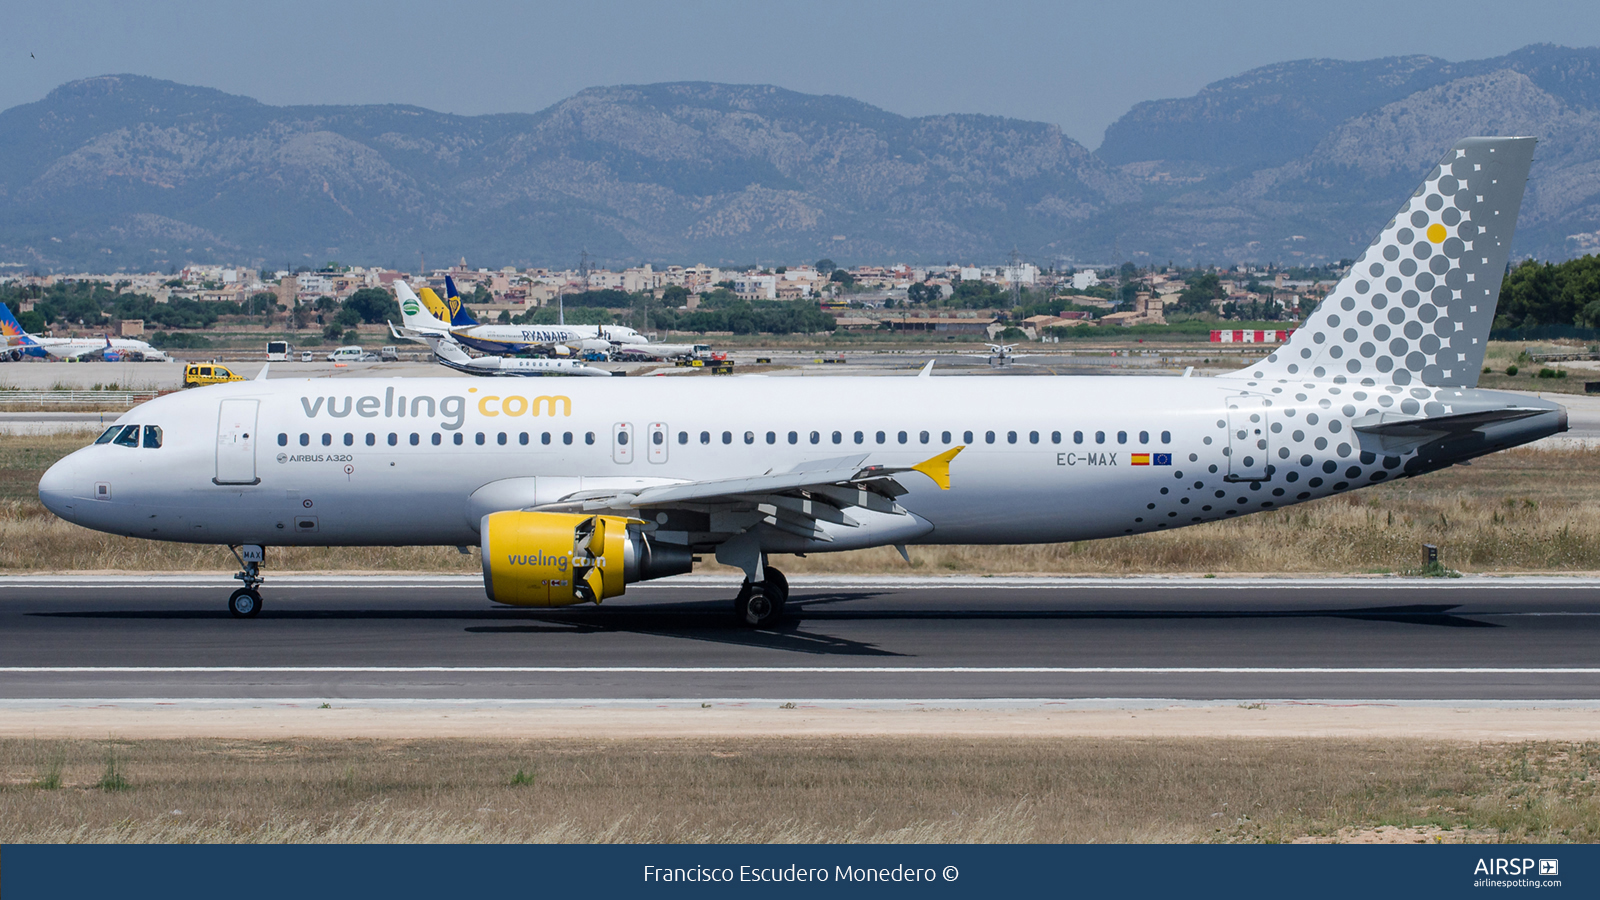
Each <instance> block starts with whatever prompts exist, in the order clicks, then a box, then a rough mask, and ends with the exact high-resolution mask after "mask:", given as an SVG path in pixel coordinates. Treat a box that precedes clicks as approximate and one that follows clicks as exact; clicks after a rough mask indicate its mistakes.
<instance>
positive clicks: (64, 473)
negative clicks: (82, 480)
mask: <svg viewBox="0 0 1600 900" xmlns="http://www.w3.org/2000/svg"><path fill="white" fill-rule="evenodd" d="M76 455H77V454H76V453H74V454H70V455H68V456H67V457H66V458H65V459H62V460H60V461H58V462H57V463H56V464H55V465H53V466H51V467H50V468H49V469H47V470H46V471H45V473H44V477H43V478H40V479H39V502H41V503H43V504H44V506H45V509H48V510H50V511H51V512H53V513H55V514H56V515H58V516H60V517H61V518H63V519H67V520H68V521H71V519H72V516H71V512H72V487H73V484H74V483H75V481H76V476H77V470H78V461H77V460H75V459H73V457H74V456H76Z"/></svg>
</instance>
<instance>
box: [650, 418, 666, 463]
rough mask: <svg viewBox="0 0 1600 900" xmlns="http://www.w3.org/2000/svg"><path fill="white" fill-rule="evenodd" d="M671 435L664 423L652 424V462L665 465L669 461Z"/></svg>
mask: <svg viewBox="0 0 1600 900" xmlns="http://www.w3.org/2000/svg"><path fill="white" fill-rule="evenodd" d="M670 434H671V432H669V431H668V430H667V426H666V423H664V422H651V423H650V438H649V440H650V448H649V449H650V461H651V462H653V463H664V462H666V461H667V444H668V443H669V441H668V437H669V435H670Z"/></svg>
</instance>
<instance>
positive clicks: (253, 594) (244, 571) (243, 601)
mask: <svg viewBox="0 0 1600 900" xmlns="http://www.w3.org/2000/svg"><path fill="white" fill-rule="evenodd" d="M228 550H229V551H230V552H232V553H233V557H234V559H237V560H238V561H239V569H240V571H239V572H238V573H236V574H235V575H234V576H233V577H234V578H237V579H238V580H240V581H242V582H244V587H242V588H239V589H238V590H237V591H234V592H233V594H232V595H231V596H229V597H228V612H229V613H231V614H233V617H234V618H236V619H250V618H254V617H255V616H256V615H257V614H259V613H260V612H261V592H260V591H258V590H256V588H258V587H260V586H261V582H262V581H264V580H265V579H263V578H262V577H261V564H262V563H263V562H266V559H267V551H266V548H265V547H262V546H261V545H260V544H245V545H244V546H243V547H234V546H232V545H230V546H229V547H228ZM241 551H243V552H242V553H241Z"/></svg>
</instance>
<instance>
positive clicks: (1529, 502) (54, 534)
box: [0, 434, 1600, 575]
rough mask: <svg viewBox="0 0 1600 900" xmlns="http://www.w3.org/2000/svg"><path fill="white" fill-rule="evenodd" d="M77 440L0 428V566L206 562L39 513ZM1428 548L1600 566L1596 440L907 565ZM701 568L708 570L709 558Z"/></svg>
mask: <svg viewBox="0 0 1600 900" xmlns="http://www.w3.org/2000/svg"><path fill="white" fill-rule="evenodd" d="M84 442H85V435H81V434H74V435H45V436H15V435H7V436H0V572H25V571H117V570H164V571H220V570H231V569H232V568H233V565H232V564H233V560H232V557H231V556H229V554H228V552H227V551H226V550H225V549H223V548H220V547H207V546H192V545H186V544H167V543H157V542H151V541H141V540H135V539H132V538H120V537H113V536H110V535H104V534H99V533H97V532H92V531H88V530H86V529H83V528H79V527H77V526H75V525H70V524H68V523H66V522H63V521H61V520H59V519H56V518H55V517H54V516H52V515H51V514H50V513H49V511H47V510H46V509H44V507H43V506H42V505H40V503H39V500H38V497H37V496H36V494H35V490H36V487H37V485H38V480H39V476H40V474H42V473H43V471H44V469H45V468H47V467H48V466H49V465H50V464H51V463H52V462H54V461H55V460H56V459H59V458H60V457H61V456H63V455H65V454H66V453H68V452H70V451H71V450H73V449H76V448H77V447H80V446H82V445H83V443H84ZM1424 543H1432V544H1436V545H1438V547H1439V548H1440V553H1441V556H1442V558H1443V560H1444V562H1445V564H1446V565H1448V566H1449V567H1451V568H1454V569H1457V570H1460V571H1463V572H1574V571H1595V570H1600V449H1588V450H1585V449H1571V450H1532V449H1518V450H1513V451H1509V452H1506V453H1499V454H1496V455H1493V456H1490V457H1486V458H1483V459H1479V460H1477V461H1475V462H1474V463H1473V464H1472V465H1470V466H1457V467H1454V468H1451V469H1446V470H1444V471H1442V472H1435V473H1433V474H1430V475H1424V476H1422V477H1420V478H1415V479H1406V480H1401V481H1395V482H1391V483H1388V484H1383V485H1379V486H1376V487H1370V488H1366V489H1364V490H1360V491H1356V492H1352V493H1349V494H1346V495H1343V496H1340V497H1332V498H1328V499H1325V500H1319V501H1316V502H1312V503H1305V504H1301V505H1298V506H1293V507H1288V508H1285V509H1282V510H1275V511H1271V512H1265V513H1257V514H1255V515H1251V516H1247V517H1244V518H1240V519H1237V520H1232V521H1224V522H1215V523H1209V524H1206V525H1199V526H1194V527H1191V528H1184V529H1179V530H1176V531H1171V532H1164V533H1159V534H1152V535H1140V536H1132V537H1126V538H1113V539H1110V540H1104V541H1093V542H1081V543H1071V544H1042V545H1032V546H1008V547H964V546H951V547H914V548H912V550H911V557H912V566H911V571H915V572H917V573H920V574H945V573H951V574H955V573H969V574H1009V573H1050V574H1094V575H1117V574H1128V573H1196V574H1202V573H1219V574H1221V573H1276V572H1302V573H1345V574H1351V573H1380V572H1404V571H1406V570H1408V569H1412V568H1415V567H1416V566H1417V564H1418V559H1419V552H1420V550H1419V548H1420V546H1421V545H1422V544H1424ZM475 553H476V551H474V555H472V556H462V555H460V554H459V553H457V552H456V550H455V548H453V547H412V548H331V549H275V550H273V551H272V554H271V556H270V558H269V563H270V570H271V571H329V570H363V571H434V572H442V571H451V572H462V573H472V572H477V571H478V570H479V564H478V561H477V558H476V555H475ZM776 564H777V565H779V566H781V567H782V568H783V569H785V570H787V571H788V572H790V573H792V574H802V573H830V572H839V573H886V574H893V573H903V572H906V571H907V570H908V569H907V566H906V564H905V562H904V561H903V560H901V559H900V557H899V555H898V554H896V553H895V552H894V551H893V550H891V549H888V548H882V549H877V550H866V551H859V552H852V553H838V554H817V555H813V556H810V557H808V558H805V559H800V558H792V557H784V558H780V559H779V560H777V562H776ZM706 568H707V569H711V570H714V568H715V567H714V566H707V567H706Z"/></svg>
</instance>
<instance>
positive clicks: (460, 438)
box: [451, 431, 571, 447]
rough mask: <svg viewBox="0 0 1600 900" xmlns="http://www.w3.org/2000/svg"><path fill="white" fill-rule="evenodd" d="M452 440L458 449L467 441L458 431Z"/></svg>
mask: <svg viewBox="0 0 1600 900" xmlns="http://www.w3.org/2000/svg"><path fill="white" fill-rule="evenodd" d="M451 440H453V441H454V442H455V445H456V446H457V447H459V446H461V444H462V442H463V441H465V440H466V435H464V434H462V433H461V432H459V431H458V432H456V433H455V434H454V435H452V436H451ZM568 443H571V441H568Z"/></svg>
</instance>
